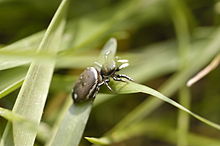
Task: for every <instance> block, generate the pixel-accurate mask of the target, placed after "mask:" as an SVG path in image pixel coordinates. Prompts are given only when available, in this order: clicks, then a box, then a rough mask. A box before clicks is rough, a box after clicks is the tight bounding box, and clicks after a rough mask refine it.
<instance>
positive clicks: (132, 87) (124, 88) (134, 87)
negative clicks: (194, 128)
mask: <svg viewBox="0 0 220 146" xmlns="http://www.w3.org/2000/svg"><path fill="white" fill-rule="evenodd" d="M114 83H115V82H114ZM113 87H114V88H113V89H114V91H117V92H118V93H121V94H125V93H126V94H127V93H138V92H141V93H145V94H149V95H152V96H154V97H157V98H159V99H160V100H162V101H165V102H167V103H169V104H171V105H173V106H175V107H177V108H178V109H180V110H182V111H184V112H186V113H188V114H190V115H192V116H193V117H195V118H196V119H198V120H200V121H202V122H203V123H206V124H207V125H209V126H211V127H214V128H216V129H218V130H220V125H218V124H216V123H214V122H211V121H209V120H207V119H205V118H203V117H201V116H199V115H197V114H195V113H193V112H192V111H190V110H189V109H187V108H185V107H184V106H182V105H180V104H179V103H177V102H175V101H174V100H172V99H170V98H168V97H166V96H165V95H163V94H161V93H160V92H158V91H156V90H154V89H152V88H149V87H147V86H144V85H141V84H137V83H134V82H129V83H115V84H114V85H113Z"/></svg>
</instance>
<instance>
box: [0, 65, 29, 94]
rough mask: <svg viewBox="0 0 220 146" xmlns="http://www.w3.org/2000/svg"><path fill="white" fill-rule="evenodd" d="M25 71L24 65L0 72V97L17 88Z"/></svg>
mask: <svg viewBox="0 0 220 146" xmlns="http://www.w3.org/2000/svg"><path fill="white" fill-rule="evenodd" d="M26 73H27V68H25V67H19V68H14V69H9V70H5V71H2V72H0V81H1V84H0V98H2V97H4V96H6V95H7V94H9V93H11V92H12V91H14V90H15V89H17V88H19V87H20V86H21V85H22V83H23V80H24V78H25V75H26Z"/></svg>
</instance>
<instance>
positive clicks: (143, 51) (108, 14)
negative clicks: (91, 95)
mask: <svg viewBox="0 0 220 146" xmlns="http://www.w3.org/2000/svg"><path fill="white" fill-rule="evenodd" d="M176 1H177V0H168V1H166V0H93V1H91V0H84V1H77V0H74V1H71V3H70V5H69V8H68V15H67V21H66V27H65V30H64V34H63V36H62V41H61V45H60V48H59V52H58V55H57V56H56V69H55V71H54V75H53V77H52V82H51V86H50V90H49V94H48V98H47V101H46V105H45V107H44V112H43V117H42V120H41V123H42V124H43V125H44V124H45V125H46V126H42V127H41V128H42V130H41V131H40V132H39V133H38V136H37V139H36V141H35V145H36V146H41V145H45V144H46V143H47V144H48V141H49V139H50V138H51V137H50V136H48V135H53V134H54V133H53V132H54V131H56V130H54V129H56V127H57V125H58V124H59V120H60V119H62V116H63V114H64V112H63V111H65V108H66V105H68V102H69V98H70V97H69V96H68V95H69V93H70V92H71V88H72V86H73V84H74V81H75V79H77V77H78V76H79V74H80V73H81V71H82V70H83V69H84V68H85V67H86V66H90V65H94V64H93V62H94V60H95V58H96V57H97V56H98V55H97V54H99V52H100V49H101V48H102V46H103V44H104V43H105V42H106V40H108V39H109V38H110V37H116V38H117V40H118V52H117V55H118V56H120V57H122V58H126V59H128V60H129V63H130V66H129V67H128V68H126V69H124V70H122V71H121V72H123V73H125V74H127V75H129V76H131V77H132V78H133V79H134V80H135V81H136V82H138V83H142V84H145V85H148V86H150V87H153V88H154V89H157V90H159V91H161V93H163V94H165V95H166V96H169V97H175V98H174V100H176V101H179V98H176V97H179V96H180V95H181V94H180V93H181V91H183V89H184V86H185V83H186V82H187V80H189V79H190V77H192V76H193V75H195V74H196V73H197V72H199V71H200V70H201V69H202V68H204V67H205V66H206V65H208V64H209V62H211V60H212V59H213V58H214V57H215V56H216V55H218V54H219V52H220V51H219V50H220V47H218V46H220V39H219V28H218V25H219V22H220V21H219V20H220V1H213V0H210V1H207V0H185V1H183V0H181V1H180V2H177V3H175V2H176ZM60 2H61V0H49V1H45V0H19V1H17V0H1V1H0V98H1V99H0V106H1V107H4V108H7V109H10V110H11V109H12V108H13V105H14V103H15V100H16V97H17V95H18V92H19V90H20V88H19V87H20V86H21V85H22V83H23V80H24V78H25V75H26V73H27V68H28V67H29V65H30V62H31V60H32V59H33V58H34V59H35V58H36V59H39V58H40V59H41V63H44V62H48V61H50V59H51V58H52V59H53V57H54V56H53V54H48V53H47V52H44V51H43V52H41V53H39V54H35V50H36V49H37V48H38V46H39V44H40V42H41V39H42V38H43V34H44V32H45V30H46V29H47V27H48V25H49V23H50V21H51V19H52V17H53V15H54V13H55V11H56V10H57V8H58V6H59V4H60ZM172 2H173V3H172ZM218 42H219V43H218ZM56 43H57V42H56ZM56 43H54V45H55V44H56ZM55 47H56V46H55ZM181 49H182V50H181ZM184 51H185V52H184ZM184 53H185V54H184ZM183 64H185V68H182V66H183ZM184 75H185V76H184ZM182 76H184V77H182ZM219 80H220V76H219V67H217V68H216V69H215V70H214V71H212V72H210V73H209V74H208V75H207V76H206V77H204V78H203V79H202V80H200V81H198V82H197V83H196V84H195V85H193V86H192V87H190V88H189V89H188V90H189V94H190V96H191V103H190V106H191V110H192V111H194V112H195V113H198V114H199V115H202V116H204V117H206V118H207V119H209V120H211V121H215V122H216V123H220V122H219V121H220V116H219V112H220V108H219V104H220V98H219V96H220V90H219V83H220V82H219ZM179 92H180V93H179ZM103 93H106V91H105V89H104V87H102V89H101V91H100V94H99V95H98V96H97V98H96V100H95V103H94V106H93V108H92V111H91V115H90V118H89V120H88V123H87V126H86V128H85V132H84V136H87V137H90V136H91V137H103V136H109V135H111V134H114V132H115V133H116V135H117V134H118V137H117V138H116V140H115V141H114V142H115V143H113V144H112V145H116V146H117V145H129V146H130V145H135V146H138V145H140V146H141V145H149V146H160V145H163V146H172V145H177V144H178V145H179V146H184V142H183V143H181V142H180V143H179V142H178V140H177V139H178V136H181V134H180V135H179V134H178V136H177V130H178V128H180V127H179V126H177V125H178V124H177V123H178V122H177V121H178V119H179V118H178V116H179V114H180V113H179V112H178V110H177V109H176V108H173V107H172V106H171V105H168V104H162V103H163V102H162V101H160V100H158V99H155V98H154V97H146V95H143V94H129V95H115V94H103ZM108 93H110V92H108ZM182 96H183V95H182ZM180 98H181V97H180ZM181 104H183V105H184V103H181ZM64 105H65V106H64ZM6 122H7V121H6V120H5V119H2V118H0V123H1V124H0V133H1V136H2V133H3V132H4V129H5V127H6ZM188 122H189V124H188V127H189V129H185V132H186V133H185V134H186V138H185V139H184V140H185V141H186V143H188V144H189V145H193V146H197V145H198V146H207V145H213V146H215V145H216V146H218V145H220V141H219V140H218V139H219V137H220V132H219V131H217V130H216V129H214V128H212V127H209V126H207V125H204V124H203V123H201V122H200V121H198V120H195V119H194V118H190V119H189V121H188ZM45 131H46V132H45ZM182 134H183V135H182V136H183V137H184V133H182ZM1 136H0V137H1ZM80 145H82V146H86V145H91V144H90V143H89V142H88V141H87V140H85V139H84V138H83V139H82V140H81V143H80Z"/></svg>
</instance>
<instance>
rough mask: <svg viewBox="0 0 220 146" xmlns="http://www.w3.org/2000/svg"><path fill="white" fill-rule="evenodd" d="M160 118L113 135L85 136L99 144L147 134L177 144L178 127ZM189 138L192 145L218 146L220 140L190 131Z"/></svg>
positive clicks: (108, 143)
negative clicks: (171, 125) (161, 120)
mask: <svg viewBox="0 0 220 146" xmlns="http://www.w3.org/2000/svg"><path fill="white" fill-rule="evenodd" d="M159 121H160V120H159V119H157V120H152V121H151V120H147V121H142V122H139V123H136V124H133V125H131V126H129V127H127V128H126V129H124V130H123V131H120V132H116V133H114V134H113V135H111V136H108V137H102V138H94V137H85V138H86V139H87V140H88V141H90V142H91V143H94V144H99V145H110V144H112V143H118V142H121V141H124V140H127V139H130V138H134V137H136V136H140V135H143V136H147V138H150V139H153V140H155V139H159V140H160V141H165V142H168V143H171V144H174V145H175V144H176V138H177V131H176V129H174V128H172V127H170V126H168V125H166V124H164V123H163V122H159ZM187 139H188V140H189V145H192V146H207V145H210V146H218V145H220V141H219V140H218V139H215V138H209V137H205V136H201V135H198V134H195V133H189V134H188V135H187Z"/></svg>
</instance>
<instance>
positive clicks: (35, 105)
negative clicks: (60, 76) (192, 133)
mask: <svg viewBox="0 0 220 146" xmlns="http://www.w3.org/2000/svg"><path fill="white" fill-rule="evenodd" d="M67 6H68V1H67V0H63V1H62V3H61V5H60V7H59V8H58V10H57V12H56V13H55V15H54V17H53V19H52V21H51V23H50V25H49V27H48V29H47V31H46V33H45V35H44V37H43V39H42V41H41V44H40V45H39V48H38V52H40V51H41V50H44V51H48V52H51V53H52V52H53V53H54V54H56V52H57V50H58V49H59V45H60V42H61V38H62V32H63V29H64V26H65V13H66V9H67ZM54 66H55V62H54V61H51V62H47V63H45V64H42V63H38V61H37V60H35V61H33V63H32V64H31V66H30V68H29V70H28V73H27V76H26V79H25V82H24V84H23V85H22V88H21V90H20V92H19V95H18V98H17V100H16V103H15V105H14V107H13V112H15V113H18V114H20V115H22V116H24V117H25V118H27V119H28V120H30V121H33V122H36V123H39V122H40V119H41V116H42V113H43V108H44V105H45V101H46V97H47V94H48V90H49V85H50V81H51V77H52V74H53V69H54ZM36 134H37V131H36V130H34V131H33V130H30V129H29V128H28V127H27V126H22V125H20V124H17V123H12V124H11V123H8V124H7V126H6V129H5V131H4V134H3V138H2V140H1V146H12V145H16V146H31V145H33V144H34V140H35V137H36Z"/></svg>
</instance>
